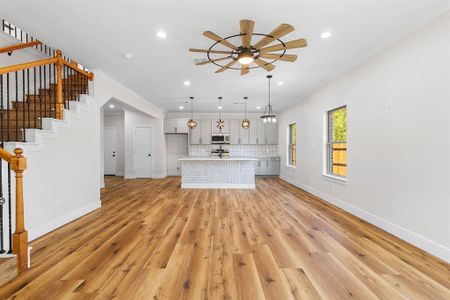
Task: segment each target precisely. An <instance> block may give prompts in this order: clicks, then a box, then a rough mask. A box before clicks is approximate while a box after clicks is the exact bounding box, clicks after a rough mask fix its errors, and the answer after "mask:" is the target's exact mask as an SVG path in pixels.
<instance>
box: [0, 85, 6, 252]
mask: <svg viewBox="0 0 450 300" xmlns="http://www.w3.org/2000/svg"><path fill="white" fill-rule="evenodd" d="M2 80H3V78H2ZM2 92H3V90H2ZM2 134H3V131H2ZM2 146H3V145H2ZM4 204H5V198H3V160H2V159H0V254H3V253H5V252H6V251H5V245H4V237H3V235H4V233H3V205H4Z"/></svg>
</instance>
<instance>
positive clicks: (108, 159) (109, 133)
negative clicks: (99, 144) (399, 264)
mask: <svg viewBox="0 0 450 300" xmlns="http://www.w3.org/2000/svg"><path fill="white" fill-rule="evenodd" d="M103 139H104V142H103V151H104V152H103V153H104V154H103V159H104V172H103V173H104V174H105V175H116V170H117V128H115V127H105V128H104V130H103Z"/></svg>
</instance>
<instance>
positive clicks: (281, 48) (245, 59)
mask: <svg viewBox="0 0 450 300" xmlns="http://www.w3.org/2000/svg"><path fill="white" fill-rule="evenodd" d="M239 24H240V33H239V34H235V35H231V36H227V37H225V38H222V37H221V36H219V35H217V34H215V33H213V32H211V31H205V32H203V35H204V36H206V37H207V38H209V39H212V40H213V41H215V43H214V44H213V45H212V46H211V47H209V49H195V48H190V49H189V51H191V52H198V53H206V56H207V58H208V60H207V61H205V62H201V63H197V65H206V64H210V63H212V64H214V65H216V66H218V67H220V68H219V69H218V70H217V71H216V72H215V73H221V72H223V71H225V70H240V71H241V75H245V74H248V73H249V71H250V69H256V68H263V69H264V70H266V71H267V72H270V71H272V70H273V69H274V68H275V65H274V63H275V62H277V61H287V62H294V61H295V60H296V59H297V55H294V54H286V50H288V49H295V48H302V47H306V46H307V42H306V40H305V39H297V40H293V41H289V42H283V41H282V40H281V39H280V38H281V37H283V36H285V35H286V34H288V33H290V32H292V31H294V27H293V26H291V25H289V24H281V25H279V26H278V27H277V28H275V29H274V30H272V31H271V32H270V33H268V34H263V33H256V32H253V28H254V26H255V22H254V21H252V20H241V21H240V22H239ZM253 36H260V37H262V38H261V39H260V40H259V41H258V42H257V43H256V44H254V45H252V44H251V42H252V37H253ZM236 37H240V38H241V43H242V45H241V46H236V45H235V44H233V43H232V42H231V40H232V39H233V38H236ZM272 42H278V43H279V44H275V45H273V46H268V47H266V46H267V45H269V44H271V43H272ZM219 44H220V45H222V46H224V47H227V48H229V50H228V51H224V50H222V49H216V46H218V45H219ZM276 51H278V52H277V53H271V52H276ZM211 54H220V55H226V56H224V57H218V58H212V57H211ZM263 58H265V59H269V60H270V61H266V60H264V59H263ZM227 60H231V61H229V62H226V61H227ZM222 61H223V64H222ZM237 62H239V63H240V64H241V66H240V67H235V66H234V65H235V64H236V63H237Z"/></svg>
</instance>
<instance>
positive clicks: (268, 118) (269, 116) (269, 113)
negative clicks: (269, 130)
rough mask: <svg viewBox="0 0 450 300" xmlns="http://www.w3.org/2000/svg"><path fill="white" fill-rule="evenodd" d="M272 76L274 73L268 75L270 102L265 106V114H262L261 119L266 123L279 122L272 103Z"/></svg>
mask: <svg viewBox="0 0 450 300" xmlns="http://www.w3.org/2000/svg"><path fill="white" fill-rule="evenodd" d="M271 78H272V75H267V79H268V80H269V104H267V106H266V107H265V108H264V114H263V115H262V116H261V119H262V120H263V122H264V123H267V122H269V123H276V122H277V116H276V115H275V113H274V112H273V108H272V104H270V79H271Z"/></svg>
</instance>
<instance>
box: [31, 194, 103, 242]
mask: <svg viewBox="0 0 450 300" xmlns="http://www.w3.org/2000/svg"><path fill="white" fill-rule="evenodd" d="M101 206H102V205H101V202H100V200H98V201H96V202H93V203H89V204H88V205H85V206H83V207H81V208H79V209H77V210H74V211H72V212H70V213H68V214H66V215H64V216H61V217H58V218H56V219H53V220H50V221H48V222H46V223H44V224H42V225H40V226H38V227H36V228H30V229H29V231H28V239H29V240H30V241H32V240H34V239H37V238H38V237H40V236H43V235H44V234H47V233H49V232H50V231H53V230H55V229H57V228H59V227H61V226H63V225H65V224H67V223H69V222H72V221H73V220H75V219H78V218H80V217H82V216H84V215H86V214H88V213H90V212H92V211H94V210H96V209H98V208H100V207H101Z"/></svg>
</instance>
